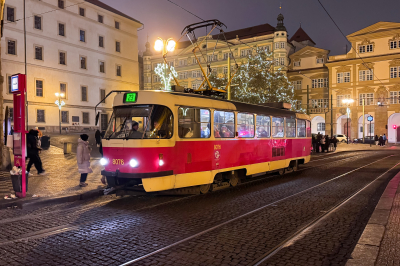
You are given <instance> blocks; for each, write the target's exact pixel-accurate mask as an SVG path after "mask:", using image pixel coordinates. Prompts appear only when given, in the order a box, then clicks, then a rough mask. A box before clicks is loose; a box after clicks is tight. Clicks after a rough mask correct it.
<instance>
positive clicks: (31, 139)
mask: <svg viewBox="0 0 400 266" xmlns="http://www.w3.org/2000/svg"><path fill="white" fill-rule="evenodd" d="M38 134H39V133H38V131H37V130H34V129H31V130H29V133H28V135H27V136H26V146H27V151H28V152H27V157H28V158H29V163H28V166H27V167H26V172H27V174H28V176H30V175H32V173H30V171H31V167H32V165H33V164H34V165H35V168H36V170H37V171H38V174H39V175H44V174H46V171H45V170H44V169H43V166H42V160H41V159H40V156H39V152H40V151H41V150H42V148H40V147H39V143H38V141H39V139H38Z"/></svg>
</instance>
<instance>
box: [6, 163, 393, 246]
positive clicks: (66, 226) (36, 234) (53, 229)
mask: <svg viewBox="0 0 400 266" xmlns="http://www.w3.org/2000/svg"><path fill="white" fill-rule="evenodd" d="M357 156H358V155H354V156H350V157H346V158H343V159H340V160H336V161H335V162H340V161H344V160H349V159H352V158H354V157H357ZM390 156H393V155H390ZM390 156H387V157H385V158H388V157H390ZM385 158H383V159H385ZM383 159H381V160H383ZM377 161H380V160H377ZM377 161H374V162H372V163H370V164H367V165H364V166H362V167H360V168H357V169H355V170H352V171H349V172H346V173H344V174H342V175H340V176H338V177H335V178H333V179H330V180H327V181H325V182H323V183H320V184H318V185H316V186H314V187H312V188H308V189H306V190H303V191H300V192H299V193H296V194H293V195H291V196H289V197H286V198H284V199H281V200H278V201H275V202H273V203H270V204H267V205H265V206H263V207H261V208H258V209H256V210H254V211H253V212H256V211H258V210H261V209H263V208H265V207H268V206H271V205H274V204H276V203H278V202H280V201H282V200H285V199H289V198H291V197H293V196H295V195H298V194H301V193H304V192H306V191H309V190H310V189H313V188H316V187H318V186H320V185H323V184H325V183H327V182H330V181H333V180H335V179H337V178H339V177H342V176H344V175H347V174H350V173H352V172H354V171H356V170H359V169H361V168H364V167H366V166H368V165H371V164H373V163H375V162H377ZM328 164H331V162H329V163H323V164H319V165H315V166H312V167H307V168H301V169H299V170H298V171H303V170H307V169H310V168H316V167H321V166H325V165H328ZM270 177H271V175H263V176H261V177H259V178H251V179H249V180H248V181H245V182H243V183H241V184H239V185H238V186H244V185H249V184H251V183H253V182H262V181H265V180H266V179H268V178H270ZM196 196H201V195H191V196H185V197H181V198H178V199H174V200H169V201H165V202H162V203H158V204H153V205H150V206H145V207H143V208H138V209H134V210H129V213H123V214H119V215H115V214H114V215H113V216H112V217H102V218H100V219H93V220H89V221H87V222H84V223H78V224H73V223H70V224H64V225H60V226H56V227H49V228H46V229H43V230H39V231H36V232H32V233H28V234H23V235H20V236H18V237H16V238H14V239H10V240H4V241H1V240H0V246H2V245H6V244H10V243H15V242H19V241H22V242H24V241H28V240H31V239H38V238H43V237H47V236H51V235H55V234H59V233H62V232H67V231H71V230H77V229H80V228H81V227H84V226H87V225H90V224H93V223H96V222H98V221H107V220H108V219H115V218H123V217H126V216H130V215H132V212H139V211H142V210H148V209H152V208H156V207H159V206H162V205H167V204H170V203H176V202H178V201H182V200H185V199H189V198H193V197H196ZM112 201H115V200H109V201H106V202H102V203H92V204H91V205H89V206H85V207H84V209H83V210H81V209H79V206H77V207H73V208H71V209H69V210H72V211H74V210H75V209H76V210H77V211H85V210H89V209H91V208H92V207H93V206H96V205H99V204H100V205H101V206H100V207H104V205H106V204H107V203H110V202H112ZM62 211H65V210H57V211H52V212H46V213H42V214H37V215H27V216H25V217H17V218H9V219H5V220H3V221H1V220H0V224H5V223H10V222H15V221H22V220H30V219H35V218H40V217H46V216H48V215H49V214H51V213H53V214H54V213H61V212H62ZM103 211H104V210H103ZM99 212H102V211H99ZM253 212H249V213H247V214H244V216H247V215H249V214H251V213H253ZM244 216H243V217H244ZM239 218H242V216H239V217H237V218H235V219H239ZM232 221H234V220H231V221H230V222H232ZM220 226H222V225H220ZM214 229H215V228H214ZM212 230H213V229H212ZM207 232H208V231H207ZM204 233H205V232H204ZM186 241H187V240H186Z"/></svg>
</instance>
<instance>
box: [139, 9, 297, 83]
mask: <svg viewBox="0 0 400 266" xmlns="http://www.w3.org/2000/svg"><path fill="white" fill-rule="evenodd" d="M283 20H284V17H283V15H282V14H280V15H279V16H278V23H277V26H276V27H273V26H271V25H270V24H262V25H258V26H254V27H250V28H244V29H239V30H235V31H230V32H225V37H226V40H225V38H224V37H223V36H222V35H219V34H216V35H210V36H209V37H208V38H207V39H206V40H204V41H203V43H202V47H201V48H202V53H203V56H201V54H200V53H199V52H197V54H196V55H197V56H198V57H199V58H200V61H201V64H202V67H203V69H206V68H207V63H210V65H211V69H212V71H216V73H218V76H220V77H222V76H224V75H227V73H228V57H229V56H230V54H231V53H233V56H231V58H232V59H231V60H230V61H231V69H233V67H234V64H235V61H234V59H233V58H235V59H236V62H237V63H240V62H241V61H242V59H243V58H244V57H246V56H247V55H248V54H249V53H251V52H252V51H255V50H256V49H264V50H266V51H268V52H272V53H273V57H274V61H275V67H276V68H281V69H282V70H283V71H286V70H287V66H288V63H289V57H288V56H289V54H290V53H292V52H293V51H294V46H293V45H292V44H291V43H290V42H289V41H288V35H287V31H286V28H285V26H284V23H283ZM160 37H165V36H160ZM203 38H204V37H203ZM203 38H201V37H200V38H198V40H197V41H198V42H200V41H202V40H203ZM228 44H229V46H228ZM150 47H151V45H150V43H149V42H147V43H146V51H145V52H144V53H143V68H144V71H143V72H144V74H143V75H144V77H143V80H144V89H145V90H157V89H160V88H161V87H162V86H161V83H160V79H159V77H158V75H156V74H155V72H154V69H155V68H156V66H157V65H158V64H160V63H163V58H162V55H161V53H156V52H155V51H154V49H152V48H150ZM193 48H194V45H193V44H192V43H191V42H190V41H182V42H178V43H177V45H176V48H175V50H174V51H173V52H169V53H168V55H167V61H168V64H169V65H170V66H174V68H175V70H176V71H177V73H178V77H177V79H178V82H179V84H180V85H181V86H183V87H186V88H192V89H197V88H198V87H199V86H200V84H201V83H202V81H203V75H202V73H201V70H200V69H199V67H198V63H197V61H196V59H195V57H194V55H193V53H192V50H193Z"/></svg>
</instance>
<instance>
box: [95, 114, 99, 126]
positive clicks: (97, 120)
mask: <svg viewBox="0 0 400 266" xmlns="http://www.w3.org/2000/svg"><path fill="white" fill-rule="evenodd" d="M99 116H100V112H97V114H96V123H95V124H94V125H95V126H97V124H98V123H99Z"/></svg>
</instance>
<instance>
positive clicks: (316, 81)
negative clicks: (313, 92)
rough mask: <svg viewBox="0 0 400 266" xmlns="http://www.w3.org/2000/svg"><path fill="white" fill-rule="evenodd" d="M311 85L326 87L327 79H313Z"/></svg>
mask: <svg viewBox="0 0 400 266" xmlns="http://www.w3.org/2000/svg"><path fill="white" fill-rule="evenodd" d="M311 87H312V88H313V89H315V88H327V87H328V79H327V78H325V79H313V80H312V85H311Z"/></svg>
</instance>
